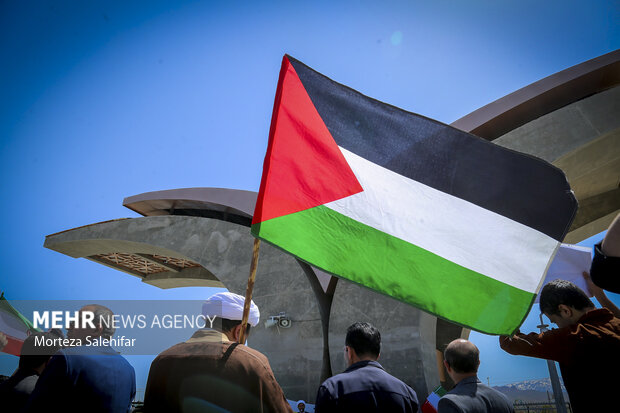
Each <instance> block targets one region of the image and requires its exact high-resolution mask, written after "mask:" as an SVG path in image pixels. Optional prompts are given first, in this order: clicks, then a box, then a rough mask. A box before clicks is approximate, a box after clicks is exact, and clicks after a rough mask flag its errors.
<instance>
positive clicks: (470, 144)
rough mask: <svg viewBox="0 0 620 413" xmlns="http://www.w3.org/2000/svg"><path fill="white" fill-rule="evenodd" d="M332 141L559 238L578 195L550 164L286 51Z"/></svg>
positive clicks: (394, 169)
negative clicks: (367, 90) (373, 93)
mask: <svg viewBox="0 0 620 413" xmlns="http://www.w3.org/2000/svg"><path fill="white" fill-rule="evenodd" d="M288 58H289V60H290V62H291V64H292V65H293V67H294V68H295V71H296V72H297V75H298V76H299V79H300V80H301V82H302V84H303V85H304V87H305V89H306V92H307V93H308V95H309V96H310V99H311V100H312V102H313V104H314V106H315V107H316V109H317V111H318V113H319V115H320V116H321V118H322V119H323V121H324V122H325V125H326V126H327V128H328V130H329V132H330V133H331V134H332V136H333V138H334V139H335V141H336V143H337V144H338V145H339V146H341V147H343V148H345V149H347V150H349V151H351V152H353V153H355V154H356V155H358V156H361V157H363V158H365V159H367V160H369V161H371V162H373V163H375V164H378V165H381V166H383V167H385V168H387V169H390V170H392V171H394V172H396V173H398V174H400V175H404V176H407V177H409V178H411V179H413V180H415V181H418V182H421V183H423V184H425V185H427V186H430V187H433V188H435V189H437V190H439V191H442V192H445V193H448V194H450V195H453V196H455V197H458V198H461V199H463V200H466V201H469V202H471V203H474V204H476V205H479V206H480V207H482V208H485V209H487V210H490V211H493V212H495V213H497V214H501V215H503V216H505V217H507V218H510V219H512V220H513V221H517V222H519V223H521V224H523V225H527V226H529V227H531V228H534V229H536V230H538V231H540V232H542V233H544V234H546V235H548V236H550V237H552V238H554V239H556V240H558V241H562V240H563V239H564V236H565V235H566V233H567V232H568V229H569V227H570V225H571V223H572V220H573V218H574V216H575V213H576V212H577V200H576V199H575V196H574V195H573V193H572V191H571V189H570V186H569V184H568V182H567V180H566V176H565V175H564V173H563V172H562V171H561V170H560V169H558V168H556V167H555V166H553V165H551V164H549V163H547V162H545V161H543V160H541V159H538V158H535V157H533V156H530V155H525V154H522V153H519V152H516V151H513V150H510V149H506V148H502V147H500V146H498V145H495V144H493V143H490V142H488V141H487V140H485V139H482V138H479V137H477V136H475V135H472V134H470V133H467V132H463V131H461V130H459V129H456V128H453V127H451V126H449V125H446V124H443V123H441V122H437V121H435V120H432V119H428V118H426V117H424V116H420V115H417V114H415V113H411V112H407V111H404V110H402V109H399V108H397V107H395V106H391V105H388V104H386V103H383V102H379V101H378V100H375V99H372V98H369V97H367V96H364V95H362V94H361V93H359V92H357V91H355V90H353V89H351V88H349V87H347V86H344V85H341V84H339V83H337V82H334V81H333V80H331V79H329V78H328V77H326V76H324V75H322V74H320V73H318V72H316V71H315V70H313V69H311V68H309V67H308V66H306V65H304V64H303V63H301V62H299V61H298V60H296V59H294V58H292V57H290V56H288Z"/></svg>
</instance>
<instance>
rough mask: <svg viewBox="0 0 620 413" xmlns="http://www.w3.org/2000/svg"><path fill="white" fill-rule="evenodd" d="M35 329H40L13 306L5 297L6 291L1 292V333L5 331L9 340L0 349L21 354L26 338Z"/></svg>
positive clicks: (17, 354)
mask: <svg viewBox="0 0 620 413" xmlns="http://www.w3.org/2000/svg"><path fill="white" fill-rule="evenodd" d="M33 331H39V330H38V329H35V328H34V326H33V325H32V323H31V322H30V320H28V319H27V318H26V317H24V316H23V315H21V313H20V312H19V311H17V310H16V309H15V308H13V306H12V305H11V304H10V303H9V302H8V301H7V300H6V298H4V293H2V294H0V333H3V334H4V335H5V336H6V338H7V340H8V343H7V345H6V346H5V347H4V348H3V349H0V350H1V351H2V352H4V353H8V354H12V355H14V356H19V354H20V352H21V349H22V344H24V340H25V339H26V337H28V335H30V332H33Z"/></svg>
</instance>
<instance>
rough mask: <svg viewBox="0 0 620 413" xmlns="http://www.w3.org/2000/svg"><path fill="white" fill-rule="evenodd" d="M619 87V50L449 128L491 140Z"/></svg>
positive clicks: (502, 100)
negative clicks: (570, 105)
mask: <svg viewBox="0 0 620 413" xmlns="http://www.w3.org/2000/svg"><path fill="white" fill-rule="evenodd" d="M618 84H620V49H619V50H615V51H613V52H610V53H607V54H605V55H603V56H599V57H596V58H594V59H591V60H588V61H587V62H583V63H580V64H578V65H575V66H573V67H570V68H568V69H565V70H562V71H561V72H558V73H555V74H553V75H551V76H548V77H546V78H544V79H541V80H539V81H537V82H534V83H532V84H531V85H528V86H526V87H524V88H521V89H519V90H517V91H515V92H513V93H511V94H509V95H506V96H504V97H503V98H500V99H498V100H496V101H495V102H492V103H489V104H488V105H485V106H483V107H481V108H480V109H477V110H475V111H473V112H472V113H470V114H468V115H465V116H463V117H462V118H461V119H458V120H456V121H455V122H453V123H452V126H454V127H455V128H459V129H461V130H464V131H466V132H470V133H473V134H475V135H477V136H480V137H481V138H485V139H488V140H491V141H492V140H494V139H496V138H498V137H500V136H502V135H503V134H505V133H507V132H509V131H511V130H513V129H515V128H518V127H519V126H521V125H524V124H526V123H528V122H530V121H532V120H534V119H536V118H538V117H540V116H542V115H545V114H547V113H550V112H553V111H555V110H557V109H559V108H561V107H564V106H566V105H568V104H570V103H573V102H576V101H578V100H580V99H583V98H585V97H587V96H591V95H593V94H596V93H599V92H602V91H604V90H607V89H610V88H612V87H614V86H617V85H618Z"/></svg>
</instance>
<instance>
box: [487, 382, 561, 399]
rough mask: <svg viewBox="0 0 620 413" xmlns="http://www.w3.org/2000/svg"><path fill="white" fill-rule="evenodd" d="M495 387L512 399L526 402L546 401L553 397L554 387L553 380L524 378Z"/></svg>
mask: <svg viewBox="0 0 620 413" xmlns="http://www.w3.org/2000/svg"><path fill="white" fill-rule="evenodd" d="M493 388H494V389H496V390H498V391H500V392H502V393H504V394H505V395H506V396H508V398H509V399H510V400H511V401H513V402H514V401H515V400H521V401H524V402H546V401H549V398H552V399H553V389H552V387H551V380H550V379H548V378H546V379H536V380H524V381H520V382H517V383H511V384H507V385H505V386H493ZM562 390H563V393H564V400H565V401H568V395H567V394H566V389H565V388H564V385H562Z"/></svg>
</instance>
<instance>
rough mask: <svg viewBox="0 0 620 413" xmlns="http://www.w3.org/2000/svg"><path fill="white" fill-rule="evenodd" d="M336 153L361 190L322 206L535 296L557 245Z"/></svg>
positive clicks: (506, 220)
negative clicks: (347, 164) (344, 161)
mask: <svg viewBox="0 0 620 413" xmlns="http://www.w3.org/2000/svg"><path fill="white" fill-rule="evenodd" d="M340 150H341V151H342V154H343V155H344V157H345V158H346V160H347V162H348V163H349V166H350V167H351V169H352V170H353V172H354V173H355V176H356V177H357V179H358V181H359V182H360V184H361V185H362V188H364V191H363V192H360V193H358V194H355V195H352V196H349V197H346V198H343V199H340V200H337V201H334V202H330V203H328V204H326V205H325V206H327V207H328V208H331V209H332V210H334V211H337V212H339V213H341V214H343V215H346V216H348V217H350V218H352V219H354V220H356V221H358V222H361V223H363V224H365V225H368V226H370V227H372V228H375V229H377V230H379V231H382V232H384V233H387V234H389V235H392V236H394V237H396V238H400V239H402V240H404V241H407V242H409V243H411V244H414V245H417V246H419V247H421V248H423V249H425V250H427V251H430V252H432V253H434V254H436V255H439V256H441V257H443V258H445V259H447V260H449V261H452V262H454V263H456V264H458V265H461V266H462V267H466V268H469V269H470V270H473V271H475V272H478V273H480V274H483V275H486V276H487V277H491V278H493V279H495V280H498V281H501V282H503V283H505V284H508V285H511V286H513V287H516V288H519V289H521V290H524V291H527V292H530V293H535V292H537V290H538V287H539V285H540V283H541V279H542V276H543V275H544V273H545V271H546V269H547V266H548V264H549V262H550V258H551V257H552V255H553V253H554V251H555V249H556V248H557V247H558V246H559V242H557V241H556V240H554V239H553V238H551V237H549V236H547V235H545V234H543V233H541V232H539V231H537V230H535V229H533V228H530V227H528V226H525V225H523V224H520V223H518V222H516V221H513V220H511V219H509V218H506V217H504V216H503V215H500V214H497V213H495V212H492V211H489V210H487V209H484V208H482V207H480V206H478V205H475V204H472V203H471V202H468V201H464V200H462V199H460V198H457V197H455V196H452V195H450V194H446V193H444V192H441V191H439V190H436V189H434V188H431V187H429V186H427V185H424V184H422V183H420V182H416V181H414V180H412V179H409V178H407V177H405V176H402V175H399V174H397V173H395V172H392V171H390V170H388V169H386V168H384V167H382V166H379V165H376V164H374V163H372V162H369V161H368V160H366V159H364V158H361V157H359V156H357V155H355V154H354V153H352V152H349V151H347V150H346V149H344V148H340ZM438 173H441V171H438Z"/></svg>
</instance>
